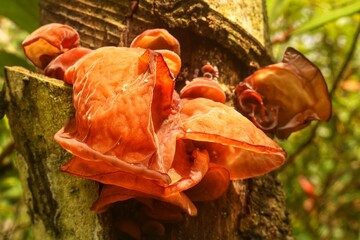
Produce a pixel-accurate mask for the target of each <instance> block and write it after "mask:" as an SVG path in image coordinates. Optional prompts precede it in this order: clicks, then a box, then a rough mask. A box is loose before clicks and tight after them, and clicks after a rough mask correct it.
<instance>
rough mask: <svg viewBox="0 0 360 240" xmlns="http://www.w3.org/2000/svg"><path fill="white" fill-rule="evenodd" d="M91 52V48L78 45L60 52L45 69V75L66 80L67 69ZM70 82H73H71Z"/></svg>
mask: <svg viewBox="0 0 360 240" xmlns="http://www.w3.org/2000/svg"><path fill="white" fill-rule="evenodd" d="M90 52H91V49H88V48H83V47H77V48H73V49H70V50H69V51H67V52H64V53H63V54H60V55H59V56H57V57H56V58H55V59H54V60H52V61H51V62H50V63H49V64H48V65H47V67H46V68H45V69H44V75H46V76H48V77H53V78H57V79H60V80H64V74H65V71H66V70H67V69H68V68H69V67H71V66H72V65H74V64H75V63H76V62H77V61H78V60H79V59H80V58H82V57H83V56H85V55H86V54H88V53H90ZM68 83H69V84H72V83H71V82H68Z"/></svg>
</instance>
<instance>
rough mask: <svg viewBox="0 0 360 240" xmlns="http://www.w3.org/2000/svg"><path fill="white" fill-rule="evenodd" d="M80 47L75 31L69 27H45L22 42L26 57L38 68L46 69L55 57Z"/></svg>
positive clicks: (54, 25) (52, 24)
mask: <svg viewBox="0 0 360 240" xmlns="http://www.w3.org/2000/svg"><path fill="white" fill-rule="evenodd" d="M79 45H80V37H79V34H78V33H77V32H76V30H75V29H73V28H72V27H69V26H67V25H63V24H58V23H50V24H47V25H44V26H42V27H40V28H38V29H37V30H35V31H34V32H33V33H31V34H30V35H29V36H27V37H26V38H25V40H24V41H23V42H22V46H23V50H24V53H25V55H26V57H27V58H28V59H29V60H30V61H31V62H32V63H33V64H34V65H35V66H36V67H38V68H40V69H44V68H45V67H46V66H47V65H48V64H49V62H50V61H52V60H53V59H54V58H55V57H57V56H58V55H60V54H61V53H64V52H66V51H68V50H70V49H72V48H75V47H78V46H79Z"/></svg>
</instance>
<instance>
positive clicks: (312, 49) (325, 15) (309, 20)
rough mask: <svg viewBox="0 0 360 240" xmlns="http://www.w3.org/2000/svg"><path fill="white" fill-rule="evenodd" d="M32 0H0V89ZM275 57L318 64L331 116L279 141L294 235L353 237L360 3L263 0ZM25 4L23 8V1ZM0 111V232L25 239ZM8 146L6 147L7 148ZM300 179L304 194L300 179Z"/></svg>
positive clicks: (358, 225)
mask: <svg viewBox="0 0 360 240" xmlns="http://www.w3.org/2000/svg"><path fill="white" fill-rule="evenodd" d="M38 2H39V0H16V1H14V0H2V7H1V8H0V69H1V71H0V88H1V86H2V77H3V70H2V69H3V66H4V65H22V66H26V67H28V68H30V66H29V64H28V62H27V61H26V60H25V59H24V57H23V55H22V52H21V45H20V44H21V41H22V40H23V39H24V37H25V36H26V35H27V34H28V33H29V32H31V31H32V30H34V29H35V28H36V27H37V26H38V22H39V17H38V14H39V13H38V12H39V10H38ZM266 3H267V8H268V19H269V25H270V30H271V38H272V42H273V54H274V58H275V59H281V57H282V53H283V52H284V50H285V48H286V47H287V46H292V47H294V48H296V49H298V50H299V51H300V52H302V53H303V54H304V55H305V56H307V57H308V58H309V59H310V60H311V61H313V62H314V63H315V64H316V65H317V66H319V68H320V69H321V70H322V72H323V74H324V76H325V78H326V80H327V83H328V86H329V89H330V90H331V97H332V102H333V117H332V119H331V120H330V121H329V122H327V123H320V124H317V123H314V124H312V125H311V126H310V127H308V128H307V129H305V130H303V131H300V132H297V133H294V134H293V135H292V136H291V137H290V138H289V139H288V140H286V141H282V142H281V144H282V145H283V147H284V148H285V149H286V150H287V152H288V156H289V157H288V163H289V164H287V165H286V167H284V168H283V169H282V170H280V171H279V177H280V179H281V181H282V183H283V184H284V187H285V190H286V194H287V201H288V211H289V214H290V217H291V220H292V225H293V231H294V238H295V239H300V240H307V239H360V231H359V229H360V190H359V189H360V181H359V177H358V176H357V174H358V173H359V172H360V171H359V170H360V147H359V145H360V128H359V127H358V126H360V111H359V110H358V109H360V72H359V71H360V68H359V63H360V49H359V40H358V39H357V37H358V35H359V29H360V27H359V26H360V14H359V12H360V2H359V1H352V0H321V1H311V0H267V1H266ZM24 6H26V7H24ZM11 144H13V142H12V139H11V135H10V131H9V126H8V124H7V121H6V118H4V119H2V120H1V121H0V193H1V194H0V238H2V237H3V238H5V239H31V233H30V230H29V224H30V220H29V217H28V216H27V214H26V207H25V206H24V203H23V201H22V197H21V196H22V190H21V186H20V181H19V180H18V177H17V173H16V171H15V170H14V168H13V167H12V165H11V164H10V163H11V159H12V158H13V155H12V154H4V153H6V152H7V151H8V150H9V148H10V150H11V147H12V146H11ZM10 152H11V151H10ZM299 179H306V181H308V183H309V184H310V186H312V187H313V188H314V192H315V194H314V195H309V193H307V192H306V191H308V190H306V189H303V188H302V187H301V186H300V181H299Z"/></svg>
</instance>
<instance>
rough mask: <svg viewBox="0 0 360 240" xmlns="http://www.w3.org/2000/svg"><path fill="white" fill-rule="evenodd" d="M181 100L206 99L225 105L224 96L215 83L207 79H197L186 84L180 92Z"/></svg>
mask: <svg viewBox="0 0 360 240" xmlns="http://www.w3.org/2000/svg"><path fill="white" fill-rule="evenodd" d="M180 97H181V98H199V97H202V98H208V99H211V100H213V101H215V102H220V103H225V101H226V95H225V92H224V90H223V89H222V88H221V86H220V85H219V83H218V82H217V81H214V80H211V79H210V78H207V77H198V78H195V79H193V80H192V81H191V82H189V83H187V84H186V85H185V87H184V88H183V89H181V91H180Z"/></svg>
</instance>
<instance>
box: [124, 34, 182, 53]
mask: <svg viewBox="0 0 360 240" xmlns="http://www.w3.org/2000/svg"><path fill="white" fill-rule="evenodd" d="M130 47H133V48H137V47H140V48H144V49H152V50H163V49H167V50H170V51H173V52H174V53H176V54H177V55H179V56H180V44H179V42H178V40H177V39H176V38H175V37H174V36H172V35H171V34H170V33H169V32H168V31H167V30H166V29H161V28H157V29H149V30H146V31H144V32H143V33H141V34H140V35H139V36H137V37H136V38H135V39H134V40H133V41H132V43H131V45H130Z"/></svg>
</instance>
